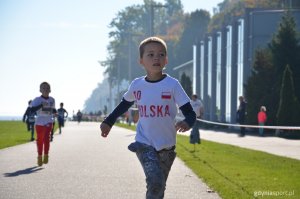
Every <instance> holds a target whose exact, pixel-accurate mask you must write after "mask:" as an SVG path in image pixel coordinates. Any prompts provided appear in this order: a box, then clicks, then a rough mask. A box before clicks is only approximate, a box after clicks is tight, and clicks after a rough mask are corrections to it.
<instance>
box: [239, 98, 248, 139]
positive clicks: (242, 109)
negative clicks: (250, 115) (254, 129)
mask: <svg viewBox="0 0 300 199" xmlns="http://www.w3.org/2000/svg"><path fill="white" fill-rule="evenodd" d="M239 101H240V104H239V107H238V110H237V114H236V117H237V118H236V119H237V122H238V123H239V124H241V125H244V124H245V119H246V106H247V104H246V102H245V99H244V97H243V96H240V97H239ZM239 136H240V137H244V136H245V127H241V130H240V135H239Z"/></svg>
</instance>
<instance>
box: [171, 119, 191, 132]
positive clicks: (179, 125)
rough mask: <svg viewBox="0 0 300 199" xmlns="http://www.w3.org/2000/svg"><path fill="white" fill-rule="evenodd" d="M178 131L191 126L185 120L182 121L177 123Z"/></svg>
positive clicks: (183, 130)
mask: <svg viewBox="0 0 300 199" xmlns="http://www.w3.org/2000/svg"><path fill="white" fill-rule="evenodd" d="M175 128H176V131H179V132H185V131H188V130H189V129H190V126H189V125H188V124H187V123H186V122H185V121H180V122H177V123H176V124H175Z"/></svg>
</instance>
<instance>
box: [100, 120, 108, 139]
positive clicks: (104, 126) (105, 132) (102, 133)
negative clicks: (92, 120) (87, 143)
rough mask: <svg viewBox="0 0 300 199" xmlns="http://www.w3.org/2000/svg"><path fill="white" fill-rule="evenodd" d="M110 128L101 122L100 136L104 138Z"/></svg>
mask: <svg viewBox="0 0 300 199" xmlns="http://www.w3.org/2000/svg"><path fill="white" fill-rule="evenodd" d="M110 129H111V127H110V126H109V125H108V124H106V123H104V122H102V123H101V125H100V130H101V136H102V137H104V138H106V137H107V135H108V134H109V132H110Z"/></svg>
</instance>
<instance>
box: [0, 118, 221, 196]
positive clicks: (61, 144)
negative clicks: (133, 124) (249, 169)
mask: <svg viewBox="0 0 300 199" xmlns="http://www.w3.org/2000/svg"><path fill="white" fill-rule="evenodd" d="M134 135H135V133H134V132H133V131H129V130H125V129H121V128H118V127H114V128H113V130H112V132H111V134H110V136H109V137H108V138H107V139H103V138H101V137H100V133H99V124H98V123H81V124H79V125H78V124H77V123H72V122H68V123H67V124H66V127H65V128H64V129H63V133H62V134H61V135H55V137H54V141H53V142H52V143H51V147H50V159H49V164H47V165H43V166H42V167H37V166H36V156H37V153H36V145H35V142H31V143H27V144H23V145H19V146H16V147H11V148H7V149H3V150H0V198H1V199H56V198H59V199H73V198H74V199H75V198H76V199H77V198H80V199H142V198H145V190H146V189H145V186H146V184H145V181H144V173H143V171H142V168H141V166H140V163H139V162H138V160H137V158H136V156H135V154H134V153H131V152H130V151H128V150H127V146H128V144H130V143H131V142H132V141H133V140H134ZM207 189H208V188H207V186H206V185H205V184H204V183H203V182H202V181H201V180H200V179H199V178H198V177H197V176H196V175H195V174H194V173H193V172H192V171H191V170H190V169H189V168H187V167H186V166H185V165H184V163H183V162H182V161H180V160H179V159H176V160H175V162H174V165H173V167H172V170H171V172H170V176H169V179H168V182H167V190H166V193H165V198H166V199H177V198H178V199H186V198H188V199H201V198H203V199H217V198H220V197H219V196H218V195H217V194H216V193H208V192H207Z"/></svg>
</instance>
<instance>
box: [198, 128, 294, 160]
mask: <svg viewBox="0 0 300 199" xmlns="http://www.w3.org/2000/svg"><path fill="white" fill-rule="evenodd" d="M200 134H201V139H205V140H210V141H214V142H219V143H225V144H231V145H235V146H239V147H243V148H248V149H254V150H258V151H264V152H267V153H271V154H275V155H279V156H285V157H289V158H293V159H298V160H300V140H290V139H284V138H279V137H259V136H253V135H246V136H245V137H239V136H238V135H237V134H236V133H226V132H218V131H211V130H200Z"/></svg>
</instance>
